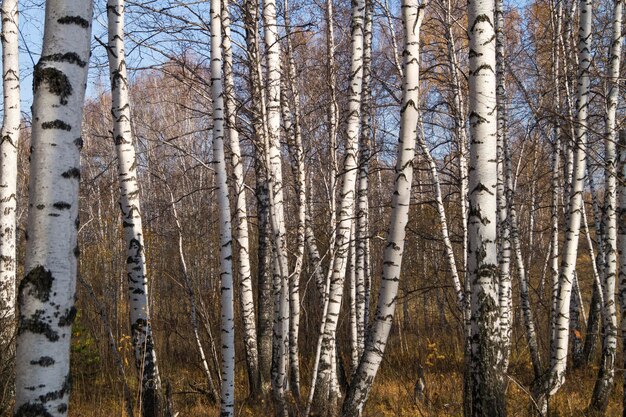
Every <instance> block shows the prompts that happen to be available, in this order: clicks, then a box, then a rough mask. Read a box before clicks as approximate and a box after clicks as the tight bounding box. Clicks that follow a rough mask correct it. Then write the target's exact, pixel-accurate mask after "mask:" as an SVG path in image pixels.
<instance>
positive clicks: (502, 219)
mask: <svg viewBox="0 0 626 417" xmlns="http://www.w3.org/2000/svg"><path fill="white" fill-rule="evenodd" d="M503 8H504V6H503V1H502V0H496V8H495V16H494V17H495V30H496V83H497V85H496V100H497V112H498V119H497V125H498V129H497V145H496V146H497V158H498V179H497V184H496V195H497V206H498V230H497V232H498V234H497V238H498V265H499V272H500V281H499V283H498V304H499V306H500V332H501V337H502V348H503V351H502V354H503V357H502V360H503V362H504V363H503V366H502V367H503V371H504V372H506V370H507V369H508V367H509V355H510V353H511V329H512V324H513V318H512V317H511V315H512V313H513V298H512V291H511V240H510V235H511V230H510V229H511V227H510V219H509V214H508V213H507V210H508V207H509V205H512V204H513V202H512V201H509V200H508V197H510V195H509V194H508V193H507V188H508V185H509V184H508V181H507V176H510V170H508V169H505V167H504V165H505V159H506V158H505V156H504V155H505V152H508V149H507V150H506V151H505V150H504V146H507V145H508V143H507V139H508V138H507V137H506V136H507V117H508V114H507V110H508V109H507V103H506V101H507V95H506V79H505V73H504V67H505V56H504V48H505V42H506V39H505V35H504V10H503ZM528 308H529V309H530V306H528ZM533 330H534V329H533ZM535 342H536V340H535ZM532 350H533V349H532V348H531V352H532ZM533 359H534V357H533ZM533 363H535V360H533Z"/></svg>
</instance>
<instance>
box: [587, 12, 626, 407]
mask: <svg viewBox="0 0 626 417" xmlns="http://www.w3.org/2000/svg"><path fill="white" fill-rule="evenodd" d="M623 5H624V3H623V0H615V2H614V6H613V27H612V43H611V48H610V51H609V69H608V72H609V74H608V83H609V94H608V96H607V99H606V116H605V123H606V133H605V141H604V143H605V145H604V149H605V152H604V158H605V171H604V173H605V194H604V212H603V225H602V232H603V233H604V235H605V237H604V268H603V269H604V275H603V282H602V284H603V285H602V295H603V297H604V308H603V314H602V320H603V326H602V327H603V333H604V334H603V341H602V357H601V360H600V368H599V370H598V378H597V379H596V384H595V386H594V389H593V395H592V397H591V409H593V410H597V411H599V412H602V413H604V412H606V409H607V406H608V403H609V396H610V394H611V391H612V390H613V378H614V376H615V355H616V353H617V310H616V305H615V279H616V275H617V218H616V208H617V184H616V180H617V178H616V176H617V171H616V163H617V155H616V149H615V148H616V143H617V139H618V138H617V136H618V135H617V130H616V120H615V119H616V117H615V116H616V112H617V103H618V98H619V77H620V63H621V54H622V40H623V36H622V9H623Z"/></svg>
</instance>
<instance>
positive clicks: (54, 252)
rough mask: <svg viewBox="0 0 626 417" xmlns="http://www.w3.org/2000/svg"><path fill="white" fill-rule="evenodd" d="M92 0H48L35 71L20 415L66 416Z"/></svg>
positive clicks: (22, 306) (18, 373) (18, 363)
mask: <svg viewBox="0 0 626 417" xmlns="http://www.w3.org/2000/svg"><path fill="white" fill-rule="evenodd" d="M92 6H93V5H92V3H91V2H84V1H76V0H48V1H47V2H46V14H45V30H44V39H43V47H42V53H41V57H40V58H39V62H38V63H37V65H36V67H35V71H34V76H33V93H34V101H33V119H32V120H33V126H32V139H31V146H32V148H31V163H30V187H29V188H30V195H29V205H28V207H29V210H28V225H27V232H28V242H27V245H26V257H25V266H24V270H25V271H26V273H25V276H24V278H23V279H22V281H21V282H20V285H19V290H18V304H19V326H18V335H17V351H16V359H15V366H16V381H15V391H16V398H15V411H14V415H15V416H29V415H41V416H44V415H45V416H52V417H65V416H67V415H68V406H69V396H70V389H71V386H70V366H69V365H70V341H71V334H72V323H73V321H74V318H75V317H76V308H75V307H74V300H75V296H76V268H77V257H78V255H79V250H78V246H77V230H78V223H79V220H78V185H79V178H80V148H81V147H82V144H83V140H82V139H81V123H82V108H83V100H84V97H85V86H86V81H87V70H88V64H89V55H90V48H89V47H90V39H91V19H92V10H93V8H92Z"/></svg>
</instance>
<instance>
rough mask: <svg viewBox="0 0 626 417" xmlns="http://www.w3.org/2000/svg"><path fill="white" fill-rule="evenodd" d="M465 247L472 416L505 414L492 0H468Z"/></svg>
mask: <svg viewBox="0 0 626 417" xmlns="http://www.w3.org/2000/svg"><path fill="white" fill-rule="evenodd" d="M468 15H469V18H468V31H469V63H470V69H469V112H470V113H469V114H470V115H469V119H470V139H471V142H470V166H469V205H470V207H469V218H468V228H469V248H468V251H469V253H468V279H469V280H470V283H471V335H472V336H471V353H470V369H469V371H470V374H471V381H472V385H471V398H472V410H471V415H473V416H504V415H506V397H505V393H504V388H505V385H504V381H503V372H502V365H503V363H502V362H503V358H502V356H503V348H504V346H503V343H502V342H503V341H502V339H501V337H500V330H499V329H500V310H499V303H498V282H499V277H498V256H497V247H496V224H497V218H496V216H497V212H496V204H497V201H496V193H495V192H496V182H497V162H496V161H497V155H496V142H497V113H496V105H497V100H496V76H495V70H496V51H495V46H496V45H495V31H494V1H493V0H470V1H469V3H468Z"/></svg>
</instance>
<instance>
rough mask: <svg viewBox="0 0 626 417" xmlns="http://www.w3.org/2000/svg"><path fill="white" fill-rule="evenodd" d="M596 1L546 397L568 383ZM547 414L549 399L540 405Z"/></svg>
mask: <svg viewBox="0 0 626 417" xmlns="http://www.w3.org/2000/svg"><path fill="white" fill-rule="evenodd" d="M591 18H592V0H581V1H580V33H579V69H578V92H577V99H576V113H577V114H576V129H575V133H576V138H575V141H576V151H575V157H574V164H573V177H572V187H571V192H570V194H569V209H568V211H569V220H568V223H567V228H566V230H565V246H564V249H563V259H562V260H561V268H560V272H559V292H558V297H557V311H556V320H555V333H554V336H553V338H552V340H551V341H550V342H551V355H552V357H551V358H550V372H549V373H548V374H547V376H548V385H547V389H546V392H545V393H544V395H545V396H548V397H549V396H552V395H554V394H555V393H556V392H557V391H558V390H559V389H560V388H561V386H562V385H563V383H564V382H565V371H566V368H567V353H568V342H569V337H568V336H569V335H568V333H569V320H570V314H569V310H570V308H569V307H570V306H569V304H570V296H571V292H572V283H573V280H574V272H575V269H576V257H577V254H578V238H579V235H580V220H581V215H582V210H581V206H582V204H583V200H582V197H583V196H582V193H583V187H584V182H585V171H586V149H587V113H588V102H589V68H590V66H591V52H590V51H591V20H592V19H591ZM539 405H540V408H541V409H542V411H545V410H547V398H543V399H541V401H540V402H539Z"/></svg>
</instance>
